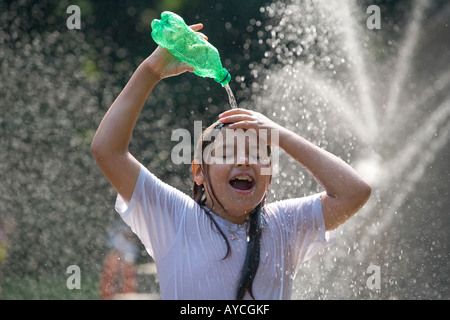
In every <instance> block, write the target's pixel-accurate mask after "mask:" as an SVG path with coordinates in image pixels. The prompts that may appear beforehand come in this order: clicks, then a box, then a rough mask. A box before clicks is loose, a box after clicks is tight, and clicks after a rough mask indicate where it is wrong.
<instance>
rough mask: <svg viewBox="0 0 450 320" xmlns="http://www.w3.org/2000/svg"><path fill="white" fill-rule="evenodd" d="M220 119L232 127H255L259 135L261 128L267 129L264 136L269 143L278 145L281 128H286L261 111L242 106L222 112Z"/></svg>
mask: <svg viewBox="0 0 450 320" xmlns="http://www.w3.org/2000/svg"><path fill="white" fill-rule="evenodd" d="M219 120H220V121H221V122H222V123H228V124H229V125H228V127H229V128H230V129H244V130H245V129H254V130H255V131H256V133H257V134H258V135H259V134H261V132H262V131H261V130H265V135H264V137H267V143H268V144H269V145H278V142H279V141H278V137H279V134H280V130H282V129H284V128H283V127H282V126H280V125H278V124H277V123H275V122H274V121H272V120H270V119H269V118H267V117H266V116H264V115H262V114H261V113H259V112H256V111H252V110H247V109H241V108H237V109H231V110H228V111H225V112H223V113H221V114H220V115H219Z"/></svg>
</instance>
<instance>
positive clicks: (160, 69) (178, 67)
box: [144, 23, 208, 79]
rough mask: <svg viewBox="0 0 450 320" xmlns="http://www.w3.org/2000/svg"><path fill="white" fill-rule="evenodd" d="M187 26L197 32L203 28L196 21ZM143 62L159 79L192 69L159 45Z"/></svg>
mask: <svg viewBox="0 0 450 320" xmlns="http://www.w3.org/2000/svg"><path fill="white" fill-rule="evenodd" d="M189 27H190V28H191V29H192V30H194V31H196V32H197V31H198V30H200V29H202V28H203V24H201V23H198V24H194V25H191V26H189ZM197 33H198V34H199V35H200V36H201V37H202V38H204V39H205V40H208V37H207V36H205V35H204V34H203V33H201V32H197ZM144 64H145V65H146V66H147V67H148V68H149V69H150V70H151V71H152V72H153V73H155V74H156V75H157V76H158V77H159V78H160V79H164V78H168V77H172V76H177V75H179V74H181V73H184V72H186V71H189V72H193V71H194V67H193V66H192V65H190V64H189V63H187V62H180V61H178V59H177V58H175V57H174V56H173V55H172V54H171V53H170V51H169V50H167V49H166V48H163V47H160V46H158V48H156V50H155V51H154V52H153V53H152V54H151V55H150V56H149V57H148V58H147V59H146V60H145V61H144Z"/></svg>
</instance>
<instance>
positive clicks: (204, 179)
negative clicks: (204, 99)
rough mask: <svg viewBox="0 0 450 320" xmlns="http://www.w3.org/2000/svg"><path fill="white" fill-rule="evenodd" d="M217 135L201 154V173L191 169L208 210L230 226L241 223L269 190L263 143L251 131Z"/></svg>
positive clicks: (267, 168) (269, 178)
mask: <svg viewBox="0 0 450 320" xmlns="http://www.w3.org/2000/svg"><path fill="white" fill-rule="evenodd" d="M220 133H221V134H219V135H218V136H217V138H216V140H215V141H214V142H213V143H211V144H210V145H208V147H207V148H205V150H204V152H203V166H204V168H203V171H202V170H200V165H194V166H193V173H194V180H195V182H196V183H197V184H198V185H200V184H203V185H204V187H205V189H206V206H207V207H208V208H210V209H212V211H213V212H214V213H215V214H217V215H219V216H221V217H223V218H225V219H227V220H229V221H231V222H233V223H243V222H244V221H245V220H246V219H247V217H248V216H249V215H250V213H251V211H252V210H253V209H254V208H255V207H256V206H257V205H258V204H259V203H260V202H261V201H262V199H263V198H264V195H265V194H266V192H267V190H268V189H269V185H270V181H271V177H272V176H271V171H270V169H271V159H270V155H269V154H268V147H267V142H266V141H264V140H262V139H260V138H259V137H258V136H257V135H256V133H255V132H254V131H252V130H247V131H243V130H232V129H223V130H221V131H220ZM194 167H196V168H194ZM214 195H215V197H216V199H213V197H214ZM217 200H218V201H217ZM220 204H221V205H222V206H223V207H222V206H221V205H220Z"/></svg>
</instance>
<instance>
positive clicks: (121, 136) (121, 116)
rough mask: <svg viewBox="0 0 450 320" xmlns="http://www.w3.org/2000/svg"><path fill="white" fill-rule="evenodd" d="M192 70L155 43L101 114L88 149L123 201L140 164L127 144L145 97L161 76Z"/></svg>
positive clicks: (134, 181)
mask: <svg viewBox="0 0 450 320" xmlns="http://www.w3.org/2000/svg"><path fill="white" fill-rule="evenodd" d="M202 27H203V25H202V24H196V25H193V26H191V28H192V29H193V30H194V31H198V30H200V29H201V28H202ZM202 36H203V35H202ZM205 38H206V37H205ZM193 70H194V69H193V67H192V66H190V65H189V64H186V63H180V62H179V61H178V60H177V59H176V58H175V57H174V56H173V55H172V54H171V53H170V52H169V51H168V50H166V49H164V48H161V47H158V48H157V49H156V50H155V51H154V52H153V53H152V54H151V55H150V56H149V57H148V58H147V59H146V60H145V61H144V62H143V63H142V64H141V65H140V66H139V67H138V68H137V69H136V71H135V72H134V74H133V76H132V77H131V79H130V80H129V81H128V83H127V85H126V86H125V88H124V89H123V90H122V92H121V93H120V95H119V96H118V97H117V99H116V100H115V101H114V103H113V104H112V105H111V107H110V108H109V110H108V111H107V112H106V114H105V116H104V117H103V119H102V121H101V123H100V125H99V127H98V129H97V132H96V133H95V136H94V139H93V141H92V144H91V152H92V154H93V155H94V157H95V159H96V161H97V165H98V167H99V168H100V170H101V171H102V173H103V174H104V175H105V177H106V178H107V179H108V180H109V182H110V183H111V184H112V186H113V187H114V188H115V189H116V190H117V192H118V193H119V194H120V195H121V196H122V197H123V198H124V199H125V201H127V202H129V201H130V200H131V197H132V195H133V191H134V187H135V185H136V181H137V178H138V176H139V171H140V164H139V162H138V161H137V160H136V158H134V157H133V156H132V155H131V154H130V152H129V151H128V145H129V143H130V139H131V134H132V132H133V129H134V127H135V124H136V121H137V119H138V117H139V114H140V112H141V110H142V107H143V106H144V103H145V100H146V99H147V97H148V96H149V94H150V92H151V91H152V90H153V88H154V86H155V85H156V84H157V83H158V81H160V80H161V79H163V78H167V77H170V76H175V75H178V74H181V73H183V72H186V71H191V72H192V71H193Z"/></svg>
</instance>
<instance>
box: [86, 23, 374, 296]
mask: <svg viewBox="0 0 450 320" xmlns="http://www.w3.org/2000/svg"><path fill="white" fill-rule="evenodd" d="M202 27H203V26H202V25H201V24H197V25H193V26H191V28H192V29H193V30H194V31H198V30H200V29H201V28H202ZM202 36H203V37H204V38H205V39H207V38H206V36H204V35H202ZM186 71H190V72H192V71H193V67H192V66H190V65H188V64H186V63H180V62H179V61H178V60H176V59H175V58H174V57H173V56H172V55H171V54H170V52H169V51H168V50H166V49H164V48H161V47H158V48H157V49H156V50H155V51H154V52H153V53H152V54H151V55H150V56H149V57H148V58H147V59H146V60H145V61H144V62H143V63H142V64H141V65H140V66H139V67H138V68H137V70H136V71H135V73H134V74H133V76H132V77H131V79H130V81H129V82H128V84H127V85H126V86H125V88H124V89H123V91H122V93H121V94H120V95H119V96H118V97H117V99H116V100H115V102H114V103H113V104H112V106H111V107H110V109H109V110H108V112H107V113H106V115H105V116H104V118H103V120H102V122H101V123H100V126H99V128H98V130H97V132H96V134H95V136H94V139H93V141H92V145H91V151H92V153H93V155H94V157H95V159H96V161H97V164H98V166H99V168H100V170H101V171H102V172H103V174H104V175H105V176H106V178H107V179H108V180H109V181H110V183H111V184H112V186H113V187H114V188H115V189H116V190H117V192H118V196H117V200H116V210H117V211H118V212H119V214H120V215H121V217H122V218H123V219H124V221H125V222H126V223H127V224H128V225H129V226H130V227H131V229H132V230H133V231H134V232H135V233H136V234H137V235H138V237H139V238H140V240H141V241H142V243H143V244H144V246H145V247H146V249H147V251H148V253H149V254H150V255H151V256H152V257H153V259H154V260H155V262H156V265H157V270H158V277H159V281H160V288H161V297H162V298H163V299H252V298H253V299H290V297H291V292H292V284H293V279H294V277H295V275H296V272H297V270H298V268H299V266H300V264H301V263H302V262H304V261H306V260H307V259H309V258H310V257H311V256H313V255H314V254H315V253H317V252H319V251H320V250H322V249H323V248H324V247H325V246H327V245H329V244H330V243H332V242H333V232H330V231H332V230H334V229H335V228H337V227H338V226H339V225H340V224H342V223H343V222H345V221H346V220H347V219H349V218H350V217H351V216H352V215H353V214H355V213H356V212H357V211H358V210H359V209H360V208H361V207H362V206H363V205H364V203H365V202H366V201H367V200H368V198H369V196H370V187H369V186H368V185H367V183H365V182H364V181H363V180H362V179H361V178H360V176H359V175H358V174H357V173H356V172H355V171H354V170H353V169H352V168H351V167H350V166H349V165H347V164H346V163H345V162H344V161H342V160H340V159H339V158H337V157H336V156H334V155H332V154H330V153H328V152H327V151H325V150H323V149H321V148H319V147H317V146H315V145H314V144H312V143H310V142H309V141H307V140H306V139H304V138H303V137H301V136H299V135H297V134H296V133H294V132H292V131H290V130H288V129H286V128H284V127H282V126H280V125H278V124H276V123H274V122H273V121H271V120H270V119H268V118H267V117H265V116H263V115H262V114H260V113H258V112H254V111H251V110H244V109H232V110H229V111H226V112H224V113H222V114H221V115H220V116H219V120H218V122H216V123H215V124H213V125H212V126H211V127H210V128H208V129H207V130H205V131H204V132H203V134H202V137H201V138H200V139H199V142H198V145H197V152H196V157H195V159H194V161H193V163H192V172H193V178H194V188H193V198H194V199H192V198H191V197H189V196H187V195H185V194H184V193H182V192H181V191H179V190H177V189H175V188H173V187H171V186H169V185H167V184H165V183H164V182H162V181H161V180H159V179H158V178H157V177H156V176H154V175H153V174H152V173H150V172H149V171H148V170H147V169H146V168H145V167H143V166H142V165H141V164H140V163H139V162H138V161H137V160H136V158H134V157H133V156H132V155H131V154H130V153H129V151H128V144H129V141H130V138H131V134H132V131H133V128H134V126H135V123H136V121H137V118H138V116H139V113H140V111H141V109H142V107H143V105H144V102H145V100H146V99H147V97H148V96H149V94H150V92H151V91H152V89H153V88H154V86H155V85H156V84H157V83H158V82H159V81H160V80H162V79H163V78H166V77H170V76H174V75H179V74H181V73H183V72H186ZM239 129H240V130H239ZM262 132H264V135H262V134H261V133H262ZM267 133H269V134H267ZM270 133H272V134H273V133H276V134H275V135H272V134H270ZM230 136H232V137H233V139H227V137H230ZM254 136H256V137H258V139H257V141H258V143H257V145H256V148H254V147H255V146H253V147H252V146H251V144H250V143H249V142H248V141H247V140H251V139H250V138H251V137H254ZM261 137H264V138H265V139H261ZM274 137H276V139H275V138H274ZM235 138H236V139H235ZM234 141H240V142H241V145H243V146H244V147H243V148H239V145H238V146H236V145H235V144H236V143H234ZM246 141H247V142H246ZM253 141H255V140H253ZM270 146H279V147H280V148H281V149H283V150H284V151H285V152H287V153H288V154H289V155H290V156H292V157H293V158H294V159H295V160H296V161H297V162H298V163H300V164H301V165H302V166H303V167H305V168H306V169H307V170H308V171H309V172H310V173H311V174H312V175H313V176H314V178H315V179H316V180H317V181H318V182H319V183H320V184H321V185H322V186H323V188H324V190H325V191H324V192H323V193H320V194H315V195H312V196H309V197H304V198H296V199H289V200H284V201H277V202H275V203H270V204H266V203H265V196H266V193H267V191H268V189H269V185H270V181H271V175H269V174H267V171H264V170H263V169H267V168H268V167H270V165H271V159H270ZM260 155H265V156H263V157H261V156H260ZM221 159H222V160H225V161H219V160H221Z"/></svg>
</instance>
